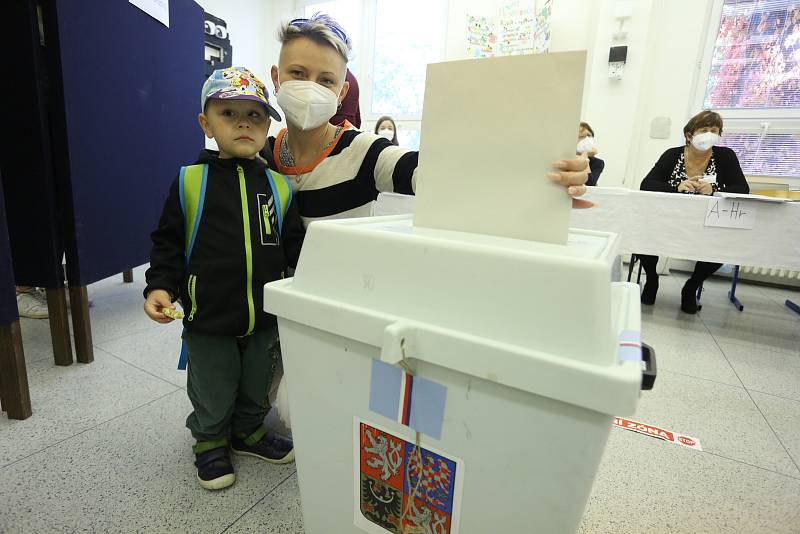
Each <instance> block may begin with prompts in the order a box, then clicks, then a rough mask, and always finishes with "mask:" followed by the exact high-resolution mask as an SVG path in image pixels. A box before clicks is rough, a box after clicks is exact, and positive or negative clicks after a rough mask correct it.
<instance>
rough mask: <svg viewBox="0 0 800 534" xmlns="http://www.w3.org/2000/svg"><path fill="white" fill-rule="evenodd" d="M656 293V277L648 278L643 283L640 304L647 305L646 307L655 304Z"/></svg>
mask: <svg viewBox="0 0 800 534" xmlns="http://www.w3.org/2000/svg"><path fill="white" fill-rule="evenodd" d="M656 293H658V277H657V276H654V277H652V278H650V277H649V276H648V277H647V281H646V282H645V283H644V289H643V290H642V304H647V305H648V306H652V305H653V304H655V303H656Z"/></svg>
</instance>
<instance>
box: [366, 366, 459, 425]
mask: <svg viewBox="0 0 800 534" xmlns="http://www.w3.org/2000/svg"><path fill="white" fill-rule="evenodd" d="M446 401H447V387H446V386H444V385H442V384H439V383H438V382H434V381H433V380H428V379H427V378H424V377H421V376H411V375H410V374H408V373H406V372H405V371H403V370H402V369H400V368H399V367H395V366H394V365H389V364H388V363H384V362H382V361H380V360H373V361H372V376H371V378H370V390H369V409H370V410H372V411H373V412H375V413H379V414H381V415H383V416H384V417H388V418H389V419H391V420H393V421H395V422H397V423H400V424H401V425H405V426H408V427H411V428H413V429H414V430H417V431H419V432H422V433H423V434H425V435H427V436H430V437H433V438H436V439H441V438H442V425H443V423H444V408H445V403H446Z"/></svg>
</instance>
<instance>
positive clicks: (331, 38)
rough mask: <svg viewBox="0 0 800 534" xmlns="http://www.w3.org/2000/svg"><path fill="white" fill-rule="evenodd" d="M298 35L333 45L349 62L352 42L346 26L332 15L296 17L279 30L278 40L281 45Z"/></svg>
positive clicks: (321, 43)
mask: <svg viewBox="0 0 800 534" xmlns="http://www.w3.org/2000/svg"><path fill="white" fill-rule="evenodd" d="M298 37H306V38H308V39H311V40H312V41H314V42H315V43H317V44H320V45H323V46H324V45H327V46H330V47H333V49H334V50H336V51H337V52H339V55H340V56H342V59H344V62H345V63H347V60H348V56H349V54H350V50H351V49H352V42H351V41H350V39H349V38H348V37H347V34H346V33H345V31H344V28H342V27H341V25H340V24H339V23H338V22H336V20H334V18H333V17H331V16H330V15H326V14H325V13H314V15H312V16H311V18H308V19H294V20H292V21H291V22H287V23H286V24H284V25H283V26H281V28H280V30H278V40H279V41H280V42H281V45H285V44H286V43H288V42H290V41H292V40H294V39H297V38H298Z"/></svg>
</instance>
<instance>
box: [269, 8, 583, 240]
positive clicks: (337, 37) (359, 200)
mask: <svg viewBox="0 0 800 534" xmlns="http://www.w3.org/2000/svg"><path fill="white" fill-rule="evenodd" d="M279 39H280V41H281V51H280V56H279V59H278V65H273V67H272V83H273V84H274V86H275V94H276V95H277V101H278V104H279V105H280V107H281V109H283V112H284V113H285V115H286V122H287V124H286V126H287V127H286V128H285V129H283V130H281V131H280V132H279V133H278V135H277V136H276V137H270V138H269V141H268V143H267V145H266V146H265V147H264V149H263V150H262V152H261V155H262V156H263V157H264V158H265V159H266V160H267V162H268V163H269V165H270V167H271V168H273V169H275V170H277V171H279V172H280V173H282V174H284V175H285V176H286V177H287V178H288V179H289V181H290V182H291V183H292V189H293V191H294V195H295V199H296V201H297V206H298V208H299V210H300V215H301V217H302V219H303V222H304V223H305V224H306V226H308V224H309V223H310V222H311V221H314V220H316V219H330V218H345V217H364V216H369V215H371V212H372V202H373V201H374V200H375V199H376V198H377V196H378V192H380V191H386V192H396V193H405V194H413V193H414V191H415V189H416V181H417V177H416V170H417V160H418V156H419V154H418V152H416V151H411V150H405V149H403V148H401V147H398V146H394V145H393V144H392V142H391V141H389V140H388V139H385V138H383V137H381V136H379V135H376V134H374V133H372V132H362V131H359V130H356V129H355V128H353V126H352V124H350V123H349V122H347V121H345V122H344V123H343V124H340V125H339V126H334V125H332V124H330V123H329V122H328V121H329V120H330V118H331V117H333V115H334V114H335V113H336V110H337V108H338V106H339V104H340V103H341V102H342V100H343V99H344V98H345V97H346V96H347V92H348V90H349V84H348V83H347V80H346V78H345V76H346V72H347V60H348V54H349V52H350V48H351V43H350V39H349V38H348V37H347V35H346V34H345V31H344V29H343V28H342V27H341V26H340V25H339V24H338V23H337V22H336V21H335V20H334V19H332V18H331V17H329V16H328V15H325V14H322V13H316V14H315V15H314V16H312V17H311V18H300V19H295V20H293V21H291V22H289V23H287V24H285V25H284V26H283V27H282V28H281V29H280V31H279ZM464 150H465V152H467V151H468V150H469V148H468V145H467V144H466V143H465V145H464ZM553 167H554V172H553V173H551V175H550V176H549V177H550V179H552V180H553V181H555V182H558V183H560V184H562V185H563V186H565V188H568V189H567V190H566V191H565V193H566V194H568V195H570V196H572V197H576V196H580V195H582V194H583V193H584V192H585V191H586V188H585V186H584V185H583V184H584V183H585V182H586V177H587V172H586V169H587V167H588V165H587V161H586V159H585V158H574V159H570V160H559V161H557V162H556V163H554V164H553ZM531 179H546V177H544V176H542V177H541V178H540V177H537V176H533V177H531ZM591 205H592V204H591V203H590V202H588V201H585V200H577V199H573V206H577V207H588V206H591Z"/></svg>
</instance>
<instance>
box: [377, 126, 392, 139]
mask: <svg viewBox="0 0 800 534" xmlns="http://www.w3.org/2000/svg"><path fill="white" fill-rule="evenodd" d="M378 135H380V136H381V137H384V138H386V139H388V140H389V141H391V140H392V139H394V130H390V129H389V128H384V129H383V130H378Z"/></svg>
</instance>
